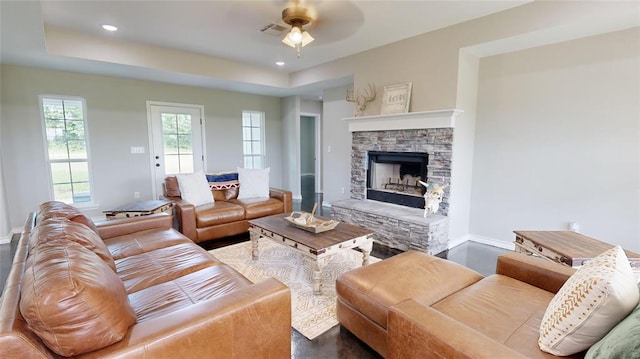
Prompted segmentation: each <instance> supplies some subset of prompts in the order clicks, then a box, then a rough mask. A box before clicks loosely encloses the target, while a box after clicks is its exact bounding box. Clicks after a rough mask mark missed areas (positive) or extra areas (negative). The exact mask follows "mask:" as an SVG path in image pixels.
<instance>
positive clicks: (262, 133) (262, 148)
mask: <svg viewBox="0 0 640 359" xmlns="http://www.w3.org/2000/svg"><path fill="white" fill-rule="evenodd" d="M247 113H248V114H252V115H253V114H259V115H260V152H261V154H260V155H248V154H246V153H245V152H244V145H245V142H249V141H247V140H246V139H245V138H244V129H245V128H246V127H245V126H244V122H243V120H244V115H245V114H247ZM265 117H266V114H265V112H264V111H256V110H242V117H241V118H240V128H241V129H242V132H241V133H242V166H243V167H245V159H246V158H247V157H260V161H261V162H262V167H260V168H267V167H269V166H267V146H266V119H265ZM251 168H255V167H251Z"/></svg>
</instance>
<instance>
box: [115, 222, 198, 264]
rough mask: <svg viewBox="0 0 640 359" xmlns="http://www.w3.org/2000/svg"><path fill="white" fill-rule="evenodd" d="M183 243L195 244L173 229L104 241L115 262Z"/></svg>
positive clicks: (132, 234) (154, 229)
mask: <svg viewBox="0 0 640 359" xmlns="http://www.w3.org/2000/svg"><path fill="white" fill-rule="evenodd" d="M181 243H193V241H192V240H190V239H189V238H187V237H185V236H183V235H182V234H181V233H180V232H178V231H176V230H175V229H173V228H169V229H162V228H153V229H147V230H144V231H138V232H133V233H129V234H124V235H121V236H115V237H111V238H107V239H105V240H104V244H105V245H106V246H107V248H108V249H109V252H110V253H111V255H112V256H113V259H114V260H118V259H121V258H124V257H130V256H133V255H136V254H142V253H145V252H150V251H152V250H154V249H159V248H165V247H169V246H175V245H176V244H181Z"/></svg>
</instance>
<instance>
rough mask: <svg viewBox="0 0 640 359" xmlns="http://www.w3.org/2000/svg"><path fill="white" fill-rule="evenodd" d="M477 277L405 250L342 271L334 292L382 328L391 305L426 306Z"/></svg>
mask: <svg viewBox="0 0 640 359" xmlns="http://www.w3.org/2000/svg"><path fill="white" fill-rule="evenodd" d="M442 278H447V280H442ZM480 279H482V275H480V274H479V273H476V272H474V271H472V270H471V269H468V268H465V267H463V266H461V265H459V264H456V263H453V262H450V261H447V260H444V259H441V258H438V257H435V256H430V255H428V254H426V253H421V252H417V251H409V252H405V253H401V254H398V255H396V256H393V257H391V258H388V259H385V260H383V261H380V262H377V263H373V264H370V265H368V266H365V267H359V268H356V269H353V270H350V271H348V272H346V273H343V274H342V275H340V276H339V277H338V279H337V281H336V294H337V295H338V297H339V298H340V299H341V300H342V301H343V303H345V304H346V305H348V306H349V307H351V308H354V310H357V311H359V312H360V313H362V315H363V316H365V317H367V318H369V319H370V320H371V321H373V322H375V323H376V324H377V325H379V326H380V327H382V328H385V329H386V328H387V318H388V314H389V308H390V307H391V306H393V305H395V304H398V303H400V302H403V301H405V300H407V299H413V300H415V301H416V302H418V303H420V304H422V305H425V306H430V305H432V304H434V303H436V302H438V301H440V300H442V299H443V298H445V297H447V296H449V295H451V294H452V293H455V292H457V291H459V290H461V289H462V288H465V287H467V286H469V285H471V284H473V283H475V282H477V281H479V280H480Z"/></svg>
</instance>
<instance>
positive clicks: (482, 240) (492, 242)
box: [468, 234, 516, 251]
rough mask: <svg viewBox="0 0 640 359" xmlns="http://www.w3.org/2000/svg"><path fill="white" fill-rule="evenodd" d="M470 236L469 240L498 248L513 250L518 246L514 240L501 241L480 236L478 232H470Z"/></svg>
mask: <svg viewBox="0 0 640 359" xmlns="http://www.w3.org/2000/svg"><path fill="white" fill-rule="evenodd" d="M468 237H469V240H470V241H471V242H476V243H481V244H486V245H489V246H493V247H498V248H502V249H508V250H511V251H513V250H515V247H516V246H515V244H513V242H505V241H501V240H499V239H495V238H489V237H484V236H479V235H476V234H469V235H468Z"/></svg>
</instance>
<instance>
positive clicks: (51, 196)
mask: <svg viewBox="0 0 640 359" xmlns="http://www.w3.org/2000/svg"><path fill="white" fill-rule="evenodd" d="M45 99H53V100H63V101H79V102H81V103H82V114H83V118H82V122H83V124H84V133H85V137H84V139H85V146H86V148H87V167H88V170H89V181H88V182H89V194H90V198H91V199H90V201H89V202H78V203H75V202H72V203H69V204H71V205H73V206H74V207H77V208H82V209H98V208H99V207H100V206H99V205H98V204H97V202H96V191H95V186H94V183H93V178H94V175H93V165H92V162H93V161H92V160H91V158H92V156H91V144H90V140H89V121H88V120H87V117H88V116H87V100H86V99H85V98H84V97H79V96H64V95H40V96H38V105H39V107H40V126H41V128H42V145H43V147H44V156H45V157H44V158H45V160H46V163H47V180H48V187H49V199H50V200H52V201H56V200H57V199H56V198H55V192H54V190H53V174H52V173H51V164H52V163H73V162H84V160H77V159H72V158H68V159H67V160H52V159H50V158H49V146H48V145H49V141H48V140H47V124H46V121H45V117H44V106H43V104H44V100H45ZM57 201H59V200H57Z"/></svg>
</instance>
